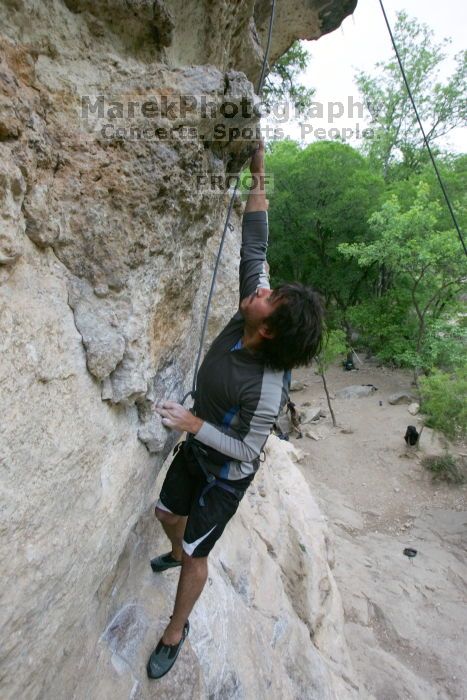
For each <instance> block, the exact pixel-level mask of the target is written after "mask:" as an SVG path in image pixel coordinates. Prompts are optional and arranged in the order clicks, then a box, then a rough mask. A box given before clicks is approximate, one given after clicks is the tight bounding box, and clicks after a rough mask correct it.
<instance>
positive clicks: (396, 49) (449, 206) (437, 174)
mask: <svg viewBox="0 0 467 700" xmlns="http://www.w3.org/2000/svg"><path fill="white" fill-rule="evenodd" d="M379 4H380V6H381V10H382V12H383V16H384V20H385V22H386V26H387V29H388V32H389V36H390V37H391V41H392V45H393V48H394V53H395V54H396V57H397V62H398V63H399V68H400V70H401V73H402V77H403V79H404V83H405V87H406V89H407V92H408V95H409V98H410V101H411V103H412V107H413V110H414V112H415V116H416V117H417V121H418V125H419V127H420V131H421V132H422V135H423V141H424V143H425V146H426V149H427V151H428V154H429V156H430V159H431V162H432V164H433V168H434V170H435V173H436V177H437V178H438V182H439V186H440V187H441V191H442V193H443V195H444V199H445V200H446V204H447V207H448V209H449V213H450V214H451V218H452V220H453V222H454V226H455V228H456V231H457V235H458V236H459V240H460V242H461V244H462V247H463V249H464V253H465V254H466V255H467V247H466V245H465V241H464V238H463V236H462V232H461V230H460V227H459V224H458V222H457V218H456V215H455V213H454V209H453V208H452V205H451V202H450V199H449V196H448V193H447V191H446V187H445V186H444V182H443V179H442V177H441V174H440V172H439V170H438V166H437V165H436V161H435V158H434V156H433V153H432V151H431V148H430V144H429V142H428V139H427V137H426V134H425V130H424V128H423V124H422V122H421V119H420V116H419V114H418V110H417V106H416V104H415V100H414V98H413V96H412V91H411V89H410V85H409V81H408V80H407V76H406V74H405V70H404V66H403V64H402V60H401V57H400V54H399V51H398V48H397V45H396V42H395V39H394V35H393V33H392V29H391V25H390V24H389V20H388V17H387V15H386V10H385V9H384V5H383V0H379Z"/></svg>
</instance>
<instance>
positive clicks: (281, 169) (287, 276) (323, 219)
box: [267, 141, 383, 317]
mask: <svg viewBox="0 0 467 700" xmlns="http://www.w3.org/2000/svg"><path fill="white" fill-rule="evenodd" d="M267 168H268V171H270V172H272V174H273V176H274V191H273V193H272V194H271V195H270V217H271V220H272V221H273V223H274V225H273V226H272V227H271V240H270V261H271V269H272V270H273V274H274V279H275V281H276V282H279V281H284V280H292V279H293V280H297V281H300V282H303V283H307V284H312V285H313V286H315V287H316V288H317V289H319V290H320V291H321V292H322V294H323V295H324V297H325V299H326V303H327V306H328V307H330V306H331V305H332V306H333V308H336V309H337V310H338V311H339V313H340V314H341V315H342V316H343V317H345V312H346V309H347V308H348V307H349V306H350V305H352V304H354V303H355V302H356V300H357V299H359V298H360V295H361V294H362V293H363V290H364V287H365V285H366V284H368V283H369V282H368V281H369V279H370V278H371V270H368V269H362V268H361V267H359V266H358V264H356V263H355V262H353V261H350V262H349V261H346V260H345V259H344V258H343V256H342V255H341V254H340V253H339V251H338V246H339V244H341V243H344V242H355V241H365V240H367V239H368V236H369V235H370V230H369V227H368V225H367V219H368V217H369V215H370V213H371V212H372V211H373V210H374V209H375V207H377V205H378V199H379V196H380V193H381V190H382V187H383V183H382V180H381V179H380V178H379V176H377V175H374V174H372V173H371V171H370V169H369V167H368V164H367V163H366V161H365V159H364V158H363V157H362V156H361V155H360V154H359V153H357V152H356V151H355V150H354V149H352V148H351V147H350V146H347V145H345V144H341V143H337V142H326V141H322V142H317V143H314V144H311V145H310V146H308V147H307V148H305V149H300V147H299V146H298V145H297V144H296V143H294V142H291V141H285V142H280V143H275V144H273V146H272V149H271V152H270V154H269V156H268V158H267Z"/></svg>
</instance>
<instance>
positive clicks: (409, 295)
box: [339, 182, 465, 370]
mask: <svg viewBox="0 0 467 700" xmlns="http://www.w3.org/2000/svg"><path fill="white" fill-rule="evenodd" d="M440 212H441V207H440V205H439V204H438V202H436V201H432V200H431V199H430V196H429V187H428V186H427V184H426V183H423V182H422V183H420V184H419V186H418V190H417V195H416V197H415V199H414V201H413V203H412V204H411V206H410V207H409V208H408V209H407V210H406V211H403V210H402V208H401V205H400V202H399V200H398V199H397V197H396V196H395V195H392V197H391V198H390V199H389V200H387V201H386V202H385V203H384V204H383V206H382V207H381V209H380V210H379V211H377V212H375V213H374V214H373V215H372V216H371V217H370V220H369V224H370V227H371V229H372V231H373V234H374V240H373V241H371V242H369V243H353V244H345V243H344V244H342V245H341V246H340V247H339V250H340V251H341V252H342V254H343V255H344V256H345V257H346V258H348V259H353V260H356V261H357V262H358V264H359V265H361V266H362V267H368V266H370V265H373V264H375V263H378V264H379V265H383V264H384V265H385V266H386V268H387V269H388V270H389V271H390V274H391V276H392V291H391V293H390V294H387V295H386V296H385V297H384V299H383V301H382V304H381V305H386V306H387V308H388V310H389V312H390V311H391V310H392V311H393V310H394V308H396V309H397V311H398V312H399V314H397V313H396V315H395V318H394V322H393V324H391V325H390V326H389V325H388V326H387V330H389V329H391V330H394V325H395V326H396V327H398V330H396V332H395V337H396V338H398V339H399V341H400V340H401V335H400V334H401V332H402V334H403V337H404V338H405V340H406V342H405V343H402V344H401V347H400V348H399V349H398V350H399V351H398V353H397V354H399V357H398V359H399V360H401V361H403V362H404V363H405V364H407V365H409V366H413V367H414V368H422V369H425V370H426V369H429V368H430V367H431V366H433V353H432V352H431V351H430V347H431V346H430V344H429V343H428V342H427V341H428V339H429V337H430V335H431V338H432V343H433V342H434V341H435V339H436V328H435V326H436V324H439V323H440V321H441V320H442V319H443V318H444V317H445V316H446V311H447V310H450V311H451V313H452V311H453V307H454V305H455V304H456V300H457V297H458V295H459V293H460V291H461V290H462V288H463V278H464V275H465V260H464V259H463V257H462V255H460V250H459V242H458V240H457V238H456V236H455V232H453V231H452V229H449V230H440V229H439V226H438V222H439V219H440ZM381 311H382V314H380V316H381V315H382V317H383V319H385V320H386V319H387V316H388V313H387V312H386V313H385V312H384V309H381ZM453 327H455V324H454V325H453ZM439 332H440V331H439ZM444 333H445V338H446V339H447V337H448V336H449V327H448V326H446V327H445V328H444ZM387 335H388V337H387V342H388V343H389V345H390V347H391V351H392V353H393V354H396V353H395V352H394V351H395V348H394V346H393V344H392V341H391V337H390V333H387ZM402 349H403V350H402ZM401 350H402V352H401Z"/></svg>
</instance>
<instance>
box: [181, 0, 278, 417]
mask: <svg viewBox="0 0 467 700" xmlns="http://www.w3.org/2000/svg"><path fill="white" fill-rule="evenodd" d="M275 10H276V0H272V3H271V16H270V18H269V29H268V40H267V44H266V51H265V52H264V59H263V65H262V68H261V75H260V77H259V82H258V87H257V89H256V92H257V94H258V95H260V94H261V91H262V89H263V83H264V78H265V75H266V68H267V66H268V56H269V48H270V45H271V36H272V27H273V24H274V14H275ZM239 181H240V177H239V175H236V177H235V185H234V189H233V192H232V196H231V198H230V202H229V207H228V209H227V216H226V219H225V224H224V230H223V232H222V236H221V240H220V243H219V250H218V252H217V257H216V262H215V265H214V270H213V273H212V279H211V287H210V290H209V295H208V301H207V304H206V311H205V313H204V320H203V327H202V330H201V338H200V342H199V349H198V355H197V357H196V362H195V369H194V372H193V383H192V386H191V391H189V392H188V393H187V394H185V396H184V397H183V399H182V401H181V403H182V405H183V404H184V403H185V401H186V400H187V398H188V397H189V396H192V397H193V398H194V397H195V394H196V382H197V378H198V370H199V364H200V360H201V354H202V352H203V345H204V337H205V335H206V328H207V325H208V318H209V309H210V308H211V301H212V297H213V294H214V287H215V284H216V277H217V271H218V269H219V263H220V259H221V256H222V250H223V248H224V242H225V236H226V233H227V229H230V230H231V231H232V230H233V226H232V224H231V223H230V216H231V214H232V208H233V203H234V199H235V196H236V194H237V189H238V184H239Z"/></svg>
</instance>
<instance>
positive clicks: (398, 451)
mask: <svg viewBox="0 0 467 700" xmlns="http://www.w3.org/2000/svg"><path fill="white" fill-rule="evenodd" d="M358 366H359V367H360V369H359V371H352V372H344V371H343V370H342V368H341V367H340V366H336V367H333V368H331V369H330V370H329V372H328V377H327V378H328V384H329V389H330V392H331V396H333V395H334V392H336V391H338V390H339V389H341V388H343V387H346V386H349V385H353V384H373V385H374V386H376V387H377V389H378V390H377V391H376V392H374V393H373V394H372V395H371V396H368V397H365V398H354V399H335V400H334V401H333V406H334V410H335V413H336V418H337V422H338V427H337V428H333V427H332V422H331V419H330V417H329V411H328V409H327V404H326V398H325V393H324V390H323V386H322V381H321V378H320V377H319V376H318V375H316V374H315V373H314V372H313V370H310V369H307V370H299V371H296V372H295V373H294V379H296V380H299V381H302V382H305V383H306V384H307V386H306V388H305V389H304V390H302V391H298V392H294V393H293V394H292V400H293V401H294V402H296V404H297V407H301V406H303V404H306V403H307V402H308V403H309V404H311V405H312V406H317V405H320V406H321V407H322V408H323V409H324V410H325V412H326V414H327V415H326V418H321V419H320V421H319V423H318V424H316V427H312V431H313V432H314V433H315V435H316V436H320V439H319V440H314V439H311V438H309V437H306V436H305V437H303V439H301V440H297V439H296V438H295V437H292V438H291V439H292V441H293V442H294V444H295V445H296V446H297V447H298V448H300V449H301V450H303V451H304V452H305V456H304V458H303V460H302V461H301V468H302V470H303V473H304V475H305V477H306V479H307V481H308V483H309V484H310V486H311V488H312V490H313V493H314V495H315V497H316V499H317V500H318V502H319V504H320V506H321V509H322V511H323V513H324V514H325V516H326V517H327V519H328V524H329V527H330V528H331V531H332V533H333V535H334V538H333V539H334V549H335V565H334V575H335V577H336V580H337V584H338V587H339V589H340V592H341V595H342V599H343V604H344V608H345V618H346V627H345V633H346V637H347V642H348V645H349V649H350V652H351V656H352V660H353V664H354V666H355V668H356V671H357V675H358V677H359V679H360V682H361V697H362V699H363V700H364V699H365V698H368V699H369V698H376V699H377V700H399V699H403V698H410V699H416V700H432V699H433V700H435V699H436V700H445V699H448V698H449V699H450V698H455V699H456V700H462V699H464V698H467V674H466V668H465V661H464V659H465V647H466V640H467V634H466V631H467V606H466V605H465V603H466V592H467V583H466V579H467V569H466V551H465V542H466V539H465V533H466V526H467V515H466V508H465V505H466V500H467V485H465V484H464V485H461V486H458V485H457V486H455V485H450V484H446V483H443V482H433V481H432V478H431V474H430V473H429V472H427V471H426V470H425V469H424V467H423V466H422V464H421V457H423V456H424V455H425V454H440V453H442V452H443V444H442V441H441V440H440V436H439V435H438V434H436V433H435V432H434V431H431V430H429V429H428V428H425V429H424V430H423V433H422V437H421V441H420V448H419V450H418V451H413V450H408V449H407V448H406V445H405V442H404V439H403V437H404V434H405V430H406V428H407V425H409V424H411V425H416V426H417V427H418V428H420V425H421V424H422V416H420V415H417V416H412V415H410V414H409V412H408V410H407V408H408V407H407V405H395V406H392V405H390V404H389V403H388V397H389V396H390V395H391V394H393V393H395V392H398V391H406V392H410V393H414V392H415V388H414V387H413V386H411V376H410V374H409V373H405V372H402V371H395V370H390V369H387V368H384V367H378V366H377V365H376V364H375V363H374V362H372V361H371V360H367V361H363V364H360V365H358ZM415 393H416V392H415ZM312 425H315V424H312ZM303 427H304V433H305V431H306V430H307V429H309V427H310V426H303ZM450 450H451V451H452V452H453V453H457V454H459V453H460V454H462V453H465V451H466V450H465V446H464V447H463V446H462V445H460V446H459V445H457V446H454V447H453V446H450ZM463 535H464V537H463ZM406 547H411V548H414V549H416V550H417V555H416V556H415V558H414V559H413V560H410V559H408V558H407V557H406V556H404V554H403V550H404V548H406Z"/></svg>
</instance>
